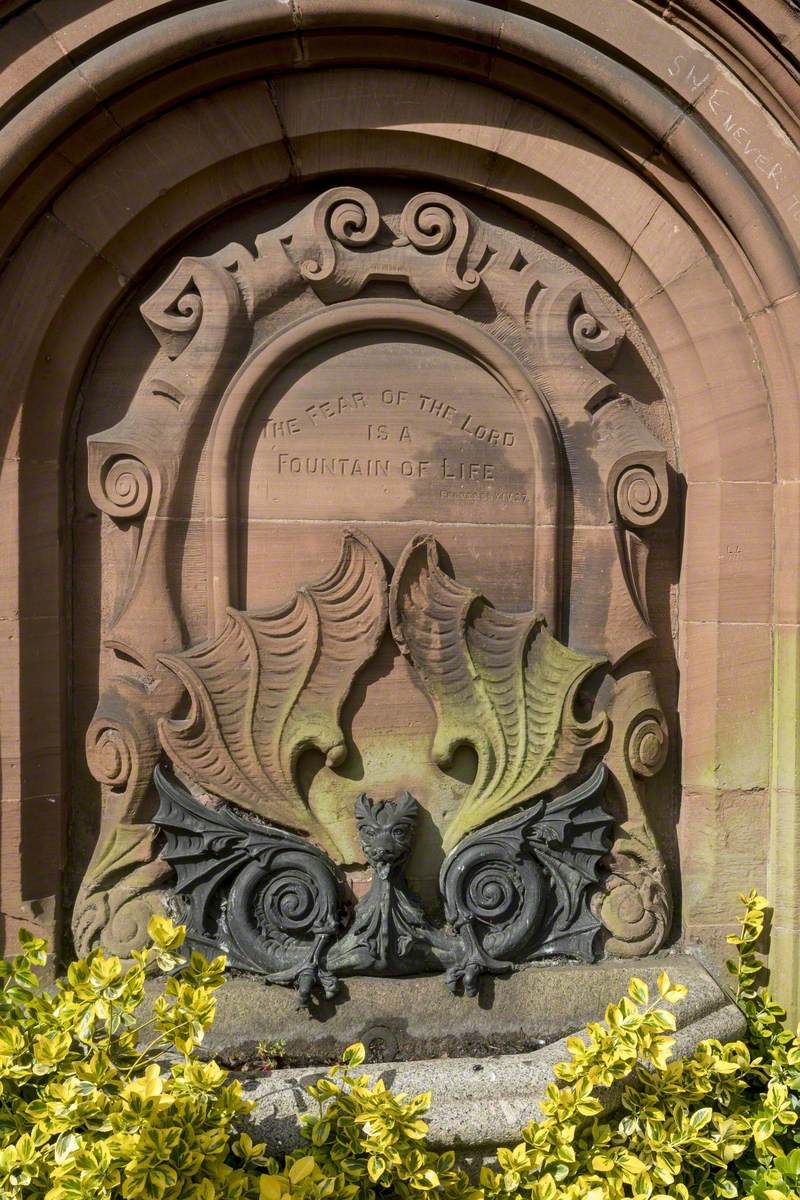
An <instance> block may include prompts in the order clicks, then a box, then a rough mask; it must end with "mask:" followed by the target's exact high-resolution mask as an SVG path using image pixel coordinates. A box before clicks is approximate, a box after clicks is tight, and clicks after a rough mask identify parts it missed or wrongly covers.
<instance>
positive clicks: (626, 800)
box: [597, 671, 672, 957]
mask: <svg viewBox="0 0 800 1200" xmlns="http://www.w3.org/2000/svg"><path fill="white" fill-rule="evenodd" d="M613 686H614V696H613V698H612V699H611V702H610V704H609V715H610V720H611V728H612V736H611V745H610V746H609V749H608V753H607V755H606V762H607V764H608V768H609V771H610V773H611V775H612V776H613V778H614V779H615V781H616V783H617V786H618V788H619V791H620V793H621V799H622V802H623V804H624V819H623V821H622V823H621V826H620V829H619V833H618V836H617V839H616V842H615V844H614V848H613V851H612V853H611V858H610V873H609V876H608V879H607V881H606V883H605V885H604V892H605V894H604V895H603V896H602V897H600V898H599V900H598V902H597V911H598V915H599V916H600V919H601V921H602V922H603V925H604V926H605V928H606V929H607V930H608V934H609V936H608V940H607V943H606V950H607V952H608V953H609V954H619V955H621V956H623V957H631V956H635V955H640V954H650V953H652V952H653V951H654V950H657V949H658V948H659V946H661V945H663V943H664V941H665V939H666V938H667V936H668V934H669V931H670V928H671V925H672V892H671V888H670V883H669V876H668V874H667V870H666V867H665V864H664V859H663V857H662V855H661V852H660V850H659V847H658V843H657V842H656V838H655V835H654V833H653V831H652V828H651V825H650V821H649V818H648V815H647V811H646V808H645V803H644V794H643V790H642V783H641V781H642V780H644V779H649V778H651V777H653V776H654V775H656V774H657V773H658V772H659V771H660V770H661V768H662V767H663V765H664V763H665V762H666V758H667V752H668V748H669V737H668V731H667V723H666V720H665V719H664V714H663V713H662V711H661V708H660V706H659V703H658V697H657V696H656V691H655V685H654V683H653V679H652V676H651V675H650V672H649V671H638V672H635V673H634V674H631V675H627V676H625V677H624V678H623V679H621V680H618V681H616V683H615V684H614V685H613Z"/></svg>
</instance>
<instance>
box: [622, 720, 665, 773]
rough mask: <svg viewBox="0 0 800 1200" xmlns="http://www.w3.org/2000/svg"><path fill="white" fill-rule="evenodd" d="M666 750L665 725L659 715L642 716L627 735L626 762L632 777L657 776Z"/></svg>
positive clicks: (663, 761) (662, 764)
mask: <svg viewBox="0 0 800 1200" xmlns="http://www.w3.org/2000/svg"><path fill="white" fill-rule="evenodd" d="M668 750H669V736H668V733H667V723H666V721H665V720H664V718H663V716H662V715H661V714H658V715H657V716H656V715H650V716H643V717H642V718H641V720H639V721H637V722H636V723H635V725H634V726H633V728H632V729H631V731H630V734H629V735H628V751H627V754H628V762H629V763H630V768H631V770H632V771H633V773H634V775H640V776H649V775H657V774H658V772H659V771H660V770H661V768H662V767H663V766H664V763H665V762H666V761H667V751H668Z"/></svg>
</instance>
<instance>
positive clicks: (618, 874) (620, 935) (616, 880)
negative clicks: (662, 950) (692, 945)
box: [599, 826, 672, 958]
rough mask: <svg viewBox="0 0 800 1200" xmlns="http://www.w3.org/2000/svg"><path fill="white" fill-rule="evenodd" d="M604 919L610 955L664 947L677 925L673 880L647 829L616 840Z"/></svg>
mask: <svg viewBox="0 0 800 1200" xmlns="http://www.w3.org/2000/svg"><path fill="white" fill-rule="evenodd" d="M599 914H600V918H601V920H602V922H603V925H604V926H605V927H606V929H607V930H608V933H609V937H608V940H607V942H606V952H607V953H608V954H618V955H619V956H620V957H621V958H630V957H638V956H639V955H642V954H651V953H652V952H653V951H654V950H657V949H658V948H659V947H660V946H662V945H663V944H664V941H665V939H666V937H667V935H668V933H669V931H670V926H671V925H672V903H671V900H670V887H669V880H668V878H667V872H666V868H665V866H664V861H663V859H662V857H661V854H660V852H659V850H658V847H657V845H656V844H655V842H654V841H653V838H652V834H651V833H650V831H649V829H647V827H646V826H639V827H636V828H631V829H628V830H626V831H625V832H624V833H623V834H622V835H621V836H620V837H619V839H618V840H617V842H616V844H615V846H614V851H613V854H612V855H611V865H610V871H609V875H608V878H607V880H606V883H605V895H604V897H603V900H602V904H601V905H600V906H599Z"/></svg>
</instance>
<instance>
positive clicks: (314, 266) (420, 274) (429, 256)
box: [277, 187, 480, 308]
mask: <svg viewBox="0 0 800 1200" xmlns="http://www.w3.org/2000/svg"><path fill="white" fill-rule="evenodd" d="M395 226H396V227H395V228H393V227H392V225H391V224H389V223H388V221H387V220H383V219H382V218H381V215H380V212H379V209H378V206H377V204H376V202H375V200H374V198H373V197H372V196H370V194H369V193H368V192H365V191H364V190H363V189H361V188H345V187H341V188H331V189H330V190H329V191H327V192H324V193H323V194H322V195H321V196H320V197H319V198H318V199H317V200H315V201H314V202H313V203H312V204H310V205H309V206H308V207H307V208H305V209H304V210H303V212H301V213H299V214H298V216H296V217H295V218H293V219H292V220H291V221H290V222H288V223H287V224H286V225H285V226H284V227H283V228H282V229H281V230H280V231H279V232H278V235H277V236H278V240H279V242H280V244H281V245H282V246H283V249H284V252H285V253H286V255H287V256H288V257H289V258H290V260H291V261H292V262H293V263H294V264H295V266H296V268H297V270H298V271H299V273H300V276H301V277H302V278H303V279H304V280H306V281H307V282H308V283H309V284H310V286H311V287H312V288H313V289H314V291H315V292H316V293H317V295H318V296H319V297H320V299H321V300H323V301H324V302H325V303H326V304H330V303H332V302H334V301H336V300H347V299H350V298H351V297H353V296H356V295H358V293H359V292H360V291H361V290H362V289H363V288H364V287H365V286H366V284H367V283H369V282H370V281H371V280H381V279H392V278H396V279H401V280H405V281H406V282H407V283H408V285H409V286H410V287H411V288H412V289H413V290H414V291H415V292H416V293H417V295H418V296H421V297H422V298H423V299H424V300H428V301H430V302H431V303H433V304H439V305H441V306H442V307H444V308H460V306H461V305H462V304H463V303H464V302H465V300H466V299H467V298H468V296H470V295H471V294H472V293H473V292H474V291H475V289H476V288H477V287H478V286H479V284H480V275H479V274H478V271H477V270H476V269H475V268H474V266H472V265H470V263H469V261H468V259H469V256H470V253H471V252H473V253H474V250H475V249H476V247H475V246H474V245H473V243H474V242H475V237H476V233H477V230H478V222H476V221H475V219H474V218H473V217H472V215H471V214H470V213H469V212H468V210H467V209H466V208H465V207H464V206H463V204H459V202H458V201H457V200H454V199H452V198H451V197H449V196H445V195H443V194H442V193H440V192H422V193H420V194H419V195H417V196H414V197H412V199H411V200H409V201H408V203H407V204H406V206H405V208H404V209H403V212H402V213H401V214H400V217H399V221H396V222H395Z"/></svg>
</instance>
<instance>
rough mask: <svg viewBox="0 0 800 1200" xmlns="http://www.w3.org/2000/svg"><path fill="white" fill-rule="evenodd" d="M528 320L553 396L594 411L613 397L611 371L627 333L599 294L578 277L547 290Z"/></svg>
mask: <svg viewBox="0 0 800 1200" xmlns="http://www.w3.org/2000/svg"><path fill="white" fill-rule="evenodd" d="M528 323H529V326H530V329H531V333H532V335H533V338H534V341H535V343H536V347H537V351H538V353H537V365H536V368H535V373H536V377H537V381H538V383H539V385H540V387H541V389H542V391H543V393H544V395H545V396H547V398H548V400H549V401H550V402H551V403H554V402H557V401H558V400H559V398H560V397H563V396H569V397H571V399H572V400H573V401H574V403H575V404H576V405H577V404H580V405H582V406H583V407H584V408H585V409H587V410H588V411H592V410H593V409H595V408H596V407H597V406H598V405H599V404H601V403H602V402H603V401H604V400H607V399H608V398H609V397H611V396H613V395H614V393H615V392H616V390H617V389H616V385H615V384H614V383H613V381H612V380H611V379H609V378H608V376H607V375H605V374H604V372H605V371H606V370H608V368H609V367H610V366H611V365H612V364H613V362H614V359H615V358H616V355H617V352H618V350H619V347H620V345H621V344H622V340H623V338H624V336H625V331H624V329H623V328H622V325H621V324H620V322H619V320H618V319H617V318H616V316H614V315H613V314H612V313H611V312H610V311H609V310H607V306H606V305H604V304H603V303H602V302H601V300H600V297H599V295H598V294H597V293H596V292H595V291H594V290H593V289H591V288H589V287H587V286H586V285H585V284H583V283H581V282H580V281H578V280H575V279H571V280H568V281H567V282H566V283H561V284H557V283H555V282H553V283H552V284H551V286H549V287H544V288H542V289H541V290H540V291H539V292H538V294H537V295H536V297H535V299H534V301H533V304H532V306H531V309H530V315H529V319H528Z"/></svg>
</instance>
